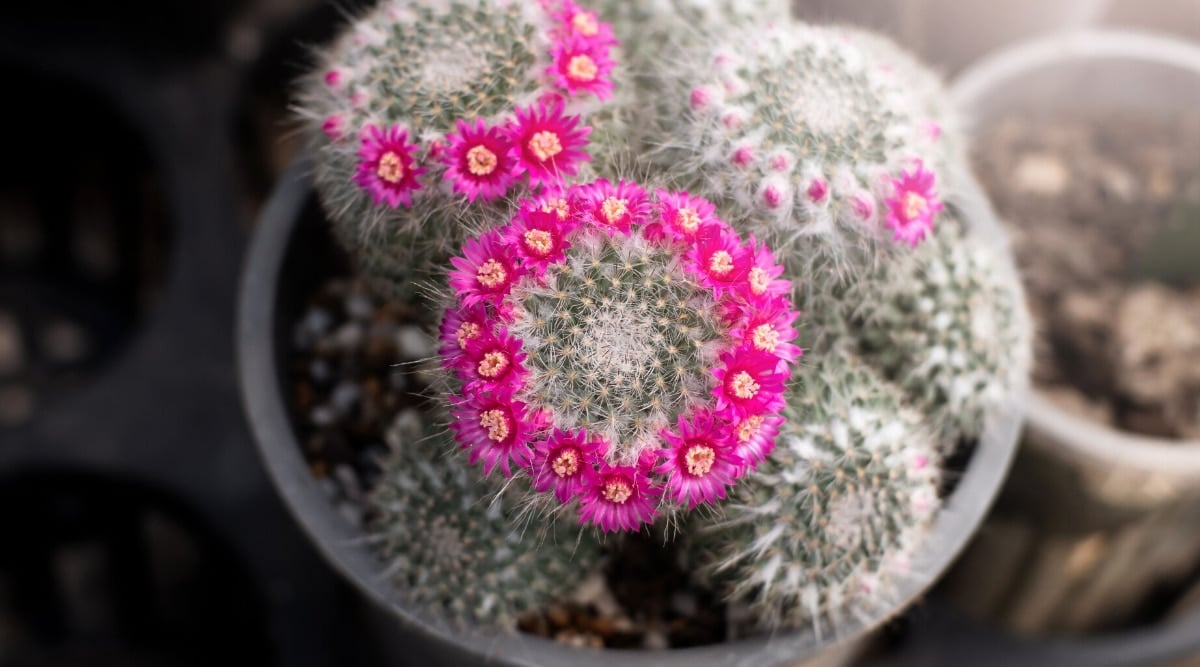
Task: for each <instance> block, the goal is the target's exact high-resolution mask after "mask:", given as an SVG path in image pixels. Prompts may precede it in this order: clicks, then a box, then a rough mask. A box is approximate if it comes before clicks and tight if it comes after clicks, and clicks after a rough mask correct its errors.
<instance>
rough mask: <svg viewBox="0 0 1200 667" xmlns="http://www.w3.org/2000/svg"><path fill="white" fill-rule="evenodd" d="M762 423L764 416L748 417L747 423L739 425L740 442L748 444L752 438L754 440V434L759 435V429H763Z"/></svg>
mask: <svg viewBox="0 0 1200 667" xmlns="http://www.w3.org/2000/svg"><path fill="white" fill-rule="evenodd" d="M762 423H763V417H762V415H754V416H753V417H747V418H746V420H745V421H743V422H742V423H740V424H738V428H737V436H738V442H747V441H749V440H750V438H753V437H754V434H755V433H758V429H759V428H760V427H762Z"/></svg>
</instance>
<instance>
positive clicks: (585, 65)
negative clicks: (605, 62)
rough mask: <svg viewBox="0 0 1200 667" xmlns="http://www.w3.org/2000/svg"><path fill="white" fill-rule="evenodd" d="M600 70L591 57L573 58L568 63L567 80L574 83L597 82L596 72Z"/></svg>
mask: <svg viewBox="0 0 1200 667" xmlns="http://www.w3.org/2000/svg"><path fill="white" fill-rule="evenodd" d="M598 71H599V68H598V67H596V61H594V60H592V58H591V56H587V55H584V54H580V55H577V56H573V57H572V58H571V60H569V61H568V62H567V78H569V79H570V80H572V81H581V82H583V83H588V82H591V81H595V80H596V72H598Z"/></svg>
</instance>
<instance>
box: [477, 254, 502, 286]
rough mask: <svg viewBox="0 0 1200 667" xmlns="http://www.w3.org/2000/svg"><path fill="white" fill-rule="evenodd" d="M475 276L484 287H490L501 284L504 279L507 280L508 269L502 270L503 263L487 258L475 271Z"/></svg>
mask: <svg viewBox="0 0 1200 667" xmlns="http://www.w3.org/2000/svg"><path fill="white" fill-rule="evenodd" d="M475 277H476V278H478V279H479V282H480V284H482V285H483V286H484V287H487V288H488V289H492V288H495V287H498V286H500V285H503V284H504V281H505V280H508V271H505V270H504V265H503V264H501V263H500V262H497V261H496V260H494V259H489V260H488V261H486V262H484V263H483V266H481V267H479V270H478V271H476V272H475Z"/></svg>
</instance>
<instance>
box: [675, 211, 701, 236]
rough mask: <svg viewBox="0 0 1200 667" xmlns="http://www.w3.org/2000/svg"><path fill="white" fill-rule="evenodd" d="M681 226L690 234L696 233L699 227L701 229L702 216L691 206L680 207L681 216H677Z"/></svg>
mask: <svg viewBox="0 0 1200 667" xmlns="http://www.w3.org/2000/svg"><path fill="white" fill-rule="evenodd" d="M676 222H677V223H678V224H679V228H680V229H682V230H683V231H685V232H687V233H688V234H695V233H696V230H697V229H700V216H699V214H697V213H696V212H695V211H693V210H692V209H690V208H681V209H679V216H678V217H677V218H676Z"/></svg>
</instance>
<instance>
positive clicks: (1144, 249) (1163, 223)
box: [973, 112, 1200, 439]
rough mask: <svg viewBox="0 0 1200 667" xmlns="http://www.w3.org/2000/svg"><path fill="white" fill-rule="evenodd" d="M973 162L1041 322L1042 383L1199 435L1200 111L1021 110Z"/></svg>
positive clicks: (1088, 408)
mask: <svg viewBox="0 0 1200 667" xmlns="http://www.w3.org/2000/svg"><path fill="white" fill-rule="evenodd" d="M973 159H974V164H975V167H976V170H977V172H978V174H979V176H980V178H981V180H982V181H983V183H984V186H985V189H986V190H987V191H988V192H989V193H990V194H991V196H992V199H993V202H994V204H995V206H996V209H997V211H998V212H999V214H1000V216H1001V218H1002V219H1004V220H1005V221H1006V224H1007V225H1008V227H1009V229H1010V233H1011V235H1012V240H1013V246H1014V250H1015V253H1016V256H1017V262H1018V264H1019V266H1020V269H1021V271H1022V274H1023V276H1024V279H1025V283H1026V287H1027V289H1028V296H1029V303H1030V308H1031V309H1032V311H1033V313H1034V317H1035V318H1036V320H1037V323H1038V329H1039V331H1038V333H1039V340H1038V342H1037V347H1036V363H1035V369H1034V382H1035V384H1036V385H1038V386H1039V388H1040V389H1041V390H1042V391H1043V392H1045V393H1046V394H1047V395H1048V396H1049V397H1050V398H1051V399H1052V400H1054V401H1055V402H1057V403H1059V404H1060V405H1061V406H1062V407H1064V408H1066V409H1068V410H1072V411H1076V412H1079V413H1080V414H1082V415H1085V416H1088V417H1090V418H1092V419H1096V420H1099V421H1101V422H1104V423H1107V424H1110V425H1112V426H1114V427H1116V428H1119V429H1122V430H1128V431H1134V432H1138V433H1143V434H1146V435H1152V436H1158V437H1165V438H1183V439H1196V438H1200V112H1197V113H1189V114H1179V115H1176V116H1173V117H1168V118H1163V117H1160V116H1154V117H1151V116H1148V115H1147V116H1140V115H1111V116H1104V117H1080V118H1073V117H1057V118H1037V117H1017V116H1013V117H1009V118H1005V119H1002V120H1001V121H999V122H996V123H994V124H992V125H991V126H990V127H989V128H988V129H987V131H985V132H984V133H982V134H981V135H980V136H979V138H978V141H977V142H976V143H975V150H974V155H973Z"/></svg>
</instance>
